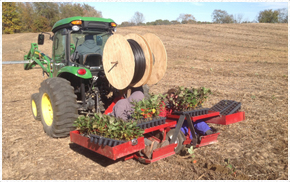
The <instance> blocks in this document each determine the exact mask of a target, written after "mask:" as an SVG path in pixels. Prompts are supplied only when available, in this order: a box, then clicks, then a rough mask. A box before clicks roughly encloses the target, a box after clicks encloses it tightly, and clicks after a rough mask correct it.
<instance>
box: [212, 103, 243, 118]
mask: <svg viewBox="0 0 290 182" xmlns="http://www.w3.org/2000/svg"><path fill="white" fill-rule="evenodd" d="M241 106H242V104H241V103H240V102H236V101H234V100H222V101H220V102H219V103H217V104H216V105H214V106H213V107H211V108H210V110H211V111H217V112H220V114H221V115H230V114H233V113H236V112H238V111H239V110H240V109H241Z"/></svg>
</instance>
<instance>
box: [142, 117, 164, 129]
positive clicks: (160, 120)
mask: <svg viewBox="0 0 290 182" xmlns="http://www.w3.org/2000/svg"><path fill="white" fill-rule="evenodd" d="M165 120H166V118H165V117H160V118H153V119H152V120H150V121H147V122H142V121H144V120H138V121H137V127H139V128H141V129H146V128H151V127H154V126H158V125H162V124H165Z"/></svg>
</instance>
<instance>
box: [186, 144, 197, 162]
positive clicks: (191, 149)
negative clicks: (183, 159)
mask: <svg viewBox="0 0 290 182" xmlns="http://www.w3.org/2000/svg"><path fill="white" fill-rule="evenodd" d="M187 151H188V153H189V154H190V157H191V158H192V159H193V158H194V157H195V155H194V150H193V146H191V147H190V148H189V149H187Z"/></svg>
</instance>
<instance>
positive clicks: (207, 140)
mask: <svg viewBox="0 0 290 182" xmlns="http://www.w3.org/2000/svg"><path fill="white" fill-rule="evenodd" d="M219 134H220V133H214V134H211V135H206V136H202V138H201V141H200V144H197V145H196V146H195V147H196V148H198V147H202V146H205V145H210V144H214V143H217V142H218V141H217V137H218V135H219Z"/></svg>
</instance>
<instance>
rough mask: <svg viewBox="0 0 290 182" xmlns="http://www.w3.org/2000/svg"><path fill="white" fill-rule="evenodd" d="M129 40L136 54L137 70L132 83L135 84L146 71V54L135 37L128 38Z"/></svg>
mask: <svg viewBox="0 0 290 182" xmlns="http://www.w3.org/2000/svg"><path fill="white" fill-rule="evenodd" d="M127 41H128V42H129V44H130V46H131V49H132V51H133V54H134V59H135V72H134V76H133V80H132V82H131V84H130V85H135V84H136V83H138V82H139V81H140V80H141V78H142V77H143V75H144V73H145V68H146V60H145V56H144V53H143V50H142V48H141V47H140V45H139V44H138V43H137V42H136V41H135V40H133V39H128V40H127Z"/></svg>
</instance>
